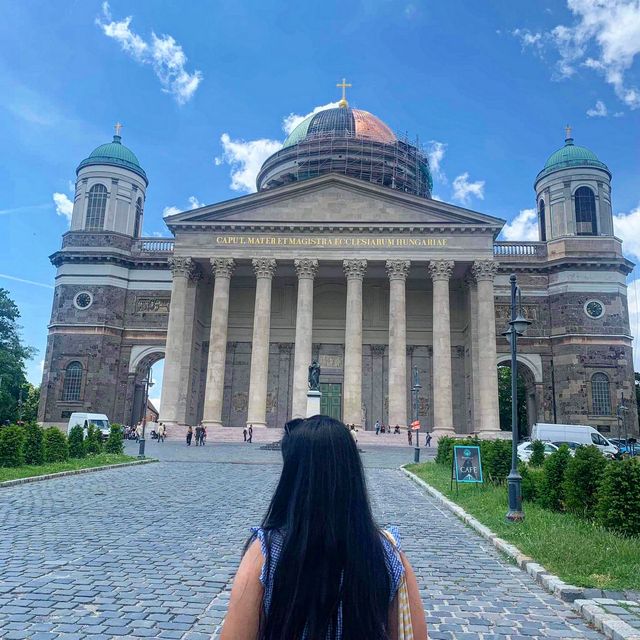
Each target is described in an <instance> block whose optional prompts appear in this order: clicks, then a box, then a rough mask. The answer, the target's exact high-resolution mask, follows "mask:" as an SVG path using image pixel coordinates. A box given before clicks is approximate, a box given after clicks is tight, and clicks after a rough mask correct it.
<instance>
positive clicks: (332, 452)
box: [221, 416, 427, 640]
mask: <svg viewBox="0 0 640 640" xmlns="http://www.w3.org/2000/svg"><path fill="white" fill-rule="evenodd" d="M282 457H283V463H284V464H283V468H282V474H281V476H280V481H279V482H278V486H277V487H276V490H275V493H274V495H273V498H272V499H271V503H270V505H269V508H268V509H267V513H266V515H265V517H264V520H263V522H262V526H261V527H260V528H257V529H254V530H253V534H252V536H251V537H250V538H249V541H248V542H247V545H246V548H245V553H244V557H243V558H242V562H241V563H240V567H239V568H238V572H237V574H236V577H235V580H234V583H233V589H232V591H231V600H230V602H229V610H228V613H227V617H226V620H225V623H224V627H223V630H222V636H221V640H410V639H412V638H415V639H416V640H425V639H426V638H427V626H426V622H425V617H424V610H423V607H422V602H421V600H420V594H419V592H418V585H417V582H416V578H415V575H414V573H413V570H412V569H411V566H410V564H409V562H408V561H407V559H406V557H405V556H404V554H402V553H401V552H400V549H399V540H398V535H397V532H396V531H393V530H392V531H383V530H382V529H380V528H379V527H378V526H377V525H376V524H375V522H374V519H373V515H372V513H371V508H370V505H369V499H368V496H367V489H366V484H365V479H364V471H363V468H362V463H361V461H360V456H359V454H358V450H357V447H356V444H355V442H354V440H353V438H352V437H351V435H350V433H349V430H348V429H347V428H346V427H345V426H344V425H343V424H342V423H341V422H339V421H338V420H334V419H333V418H330V417H328V416H313V417H312V418H308V419H306V420H297V421H291V422H289V423H287V426H286V427H285V435H284V437H283V439H282Z"/></svg>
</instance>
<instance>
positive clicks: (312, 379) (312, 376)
mask: <svg viewBox="0 0 640 640" xmlns="http://www.w3.org/2000/svg"><path fill="white" fill-rule="evenodd" d="M309 391H320V365H319V364H318V362H317V360H314V361H313V362H312V363H311V364H310V365H309Z"/></svg>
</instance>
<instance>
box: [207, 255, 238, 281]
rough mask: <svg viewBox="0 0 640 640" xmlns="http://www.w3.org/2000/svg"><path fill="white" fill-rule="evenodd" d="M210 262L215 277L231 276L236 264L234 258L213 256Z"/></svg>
mask: <svg viewBox="0 0 640 640" xmlns="http://www.w3.org/2000/svg"><path fill="white" fill-rule="evenodd" d="M210 262H211V273H212V274H213V276H214V277H215V278H230V277H231V274H232V273H233V270H234V268H235V266H236V264H235V262H234V260H233V258H211V260H210Z"/></svg>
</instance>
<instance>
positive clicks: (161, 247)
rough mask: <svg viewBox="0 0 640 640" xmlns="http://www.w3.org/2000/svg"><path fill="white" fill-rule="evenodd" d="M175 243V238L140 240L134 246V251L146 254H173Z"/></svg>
mask: <svg viewBox="0 0 640 640" xmlns="http://www.w3.org/2000/svg"><path fill="white" fill-rule="evenodd" d="M174 243H175V240H174V239H173V238H140V239H139V240H137V241H136V242H135V244H134V245H133V250H134V251H138V252H144V253H172V252H173V245H174Z"/></svg>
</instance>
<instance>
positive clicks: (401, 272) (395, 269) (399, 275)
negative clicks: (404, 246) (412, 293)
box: [386, 260, 411, 280]
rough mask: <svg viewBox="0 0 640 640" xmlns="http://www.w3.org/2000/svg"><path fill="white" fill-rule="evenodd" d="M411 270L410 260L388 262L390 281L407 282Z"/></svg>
mask: <svg viewBox="0 0 640 640" xmlns="http://www.w3.org/2000/svg"><path fill="white" fill-rule="evenodd" d="M410 268H411V261H410V260H387V264H386V269H387V275H388V276H389V280H406V279H407V276H408V275H409V269H410Z"/></svg>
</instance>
